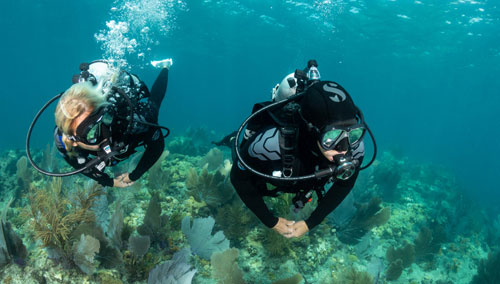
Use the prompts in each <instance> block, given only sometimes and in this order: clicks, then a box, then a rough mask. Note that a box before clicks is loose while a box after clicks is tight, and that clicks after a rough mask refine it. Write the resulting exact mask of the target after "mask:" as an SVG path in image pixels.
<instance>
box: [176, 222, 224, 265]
mask: <svg viewBox="0 0 500 284" xmlns="http://www.w3.org/2000/svg"><path fill="white" fill-rule="evenodd" d="M214 224H215V220H214V218H212V217H208V218H196V219H194V220H193V225H192V226H191V218H190V217H189V216H186V217H184V218H183V219H182V225H181V226H182V232H183V233H184V234H185V235H186V237H187V239H188V241H189V245H190V246H191V250H192V251H193V252H194V253H195V254H197V255H199V256H200V257H202V258H204V259H206V260H208V259H210V256H211V255H212V253H214V252H216V251H223V250H226V249H228V248H229V240H227V239H226V237H225V236H224V233H223V232H222V231H219V232H217V233H215V234H214V235H212V229H213V227H214Z"/></svg>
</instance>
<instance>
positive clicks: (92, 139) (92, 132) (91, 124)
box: [68, 107, 112, 145]
mask: <svg viewBox="0 0 500 284" xmlns="http://www.w3.org/2000/svg"><path fill="white" fill-rule="evenodd" d="M111 121H112V117H111V115H110V114H109V112H108V109H107V108H105V107H102V108H100V109H98V110H97V111H95V112H93V113H91V114H90V115H89V116H88V117H87V118H85V120H83V121H82V122H81V123H80V125H78V127H77V128H76V135H68V139H69V140H71V141H73V142H82V143H85V144H88V145H98V144H100V143H101V142H102V141H103V140H104V139H105V138H108V137H109V136H110V133H109V128H108V126H109V125H110V124H111Z"/></svg>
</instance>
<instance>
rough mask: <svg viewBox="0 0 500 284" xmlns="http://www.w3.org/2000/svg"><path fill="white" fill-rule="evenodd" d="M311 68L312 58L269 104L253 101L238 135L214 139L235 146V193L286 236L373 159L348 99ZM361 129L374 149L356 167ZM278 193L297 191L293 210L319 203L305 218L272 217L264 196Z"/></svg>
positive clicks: (319, 213)
mask: <svg viewBox="0 0 500 284" xmlns="http://www.w3.org/2000/svg"><path fill="white" fill-rule="evenodd" d="M317 67H318V64H317V62H316V61H315V60H310V61H309V62H308V67H307V68H306V69H305V70H296V71H295V73H292V74H290V75H288V76H286V77H285V79H283V81H282V82H281V83H280V84H279V85H277V86H276V87H275V88H274V89H273V101H271V102H264V103H259V104H256V105H255V106H254V109H253V112H252V115H251V116H250V117H249V118H247V119H246V120H245V122H243V124H242V125H241V126H240V128H239V130H238V131H237V132H236V135H235V133H232V134H230V135H228V136H226V137H225V138H224V139H222V141H220V142H214V143H215V144H216V145H219V146H222V145H225V146H230V144H233V145H232V146H233V147H232V150H233V162H234V163H233V167H232V169H231V175H230V178H231V182H232V184H233V186H234V188H235V189H236V191H237V193H238V195H239V196H240V198H241V200H242V201H243V202H244V203H245V205H246V206H247V207H248V208H249V209H250V210H251V211H252V212H253V213H254V214H255V215H256V216H257V217H258V218H259V219H260V221H261V222H262V223H263V224H264V225H266V226H267V227H269V228H272V229H273V230H275V231H276V232H278V233H280V234H281V235H283V236H284V237H287V238H291V237H300V236H302V235H304V234H305V233H307V232H308V231H309V230H311V229H313V228H314V227H316V226H317V225H318V224H320V223H321V222H322V221H323V219H324V218H325V217H326V216H327V215H328V214H329V213H331V212H332V211H333V210H334V209H335V208H336V207H337V206H338V205H339V204H340V203H341V202H342V201H343V200H344V198H345V197H346V196H347V194H348V193H349V192H350V191H351V189H352V188H353V187H354V184H355V182H356V179H357V176H358V173H359V171H360V170H361V169H364V168H366V167H368V166H369V165H370V164H371V163H372V162H373V161H374V159H375V155H376V144H375V140H374V138H373V135H372V133H371V131H370V130H369V128H368V126H367V125H366V122H365V121H364V117H363V114H362V113H361V111H360V110H359V109H358V108H357V107H356V106H355V104H354V102H353V100H352V98H351V96H350V95H349V94H348V93H347V91H346V90H345V89H344V88H343V87H342V86H340V85H339V84H337V83H335V82H332V81H321V80H320V74H319V71H318V69H317ZM243 129H245V130H244V137H242V138H240V136H241V133H242V132H243ZM367 131H368V132H369V133H370V136H371V137H372V140H373V143H374V146H375V151H374V155H373V158H372V159H371V161H370V162H369V163H368V165H366V166H364V167H361V163H362V161H363V158H364V154H365V151H364V142H363V138H364V135H365V133H366V132H367ZM239 141H241V143H240V142H239ZM330 184H331V186H330V187H329V188H328V189H327V190H325V186H326V187H328V186H327V185H330ZM283 192H286V193H293V194H295V197H294V198H293V200H292V201H293V203H294V207H295V208H294V211H295V212H298V211H299V210H300V209H302V208H303V207H304V206H305V204H306V203H308V202H310V201H312V196H313V193H314V192H315V193H316V195H317V196H318V205H317V207H316V208H315V209H314V211H313V212H312V213H311V215H310V216H309V217H308V218H307V219H306V220H300V221H292V220H287V219H285V218H283V217H280V216H278V217H277V216H274V215H273V213H272V212H271V211H270V209H269V208H268V206H267V205H266V203H265V202H264V199H263V197H264V196H271V197H276V196H278V194H279V193H283Z"/></svg>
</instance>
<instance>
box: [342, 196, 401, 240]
mask: <svg viewBox="0 0 500 284" xmlns="http://www.w3.org/2000/svg"><path fill="white" fill-rule="evenodd" d="M381 203H382V200H381V199H380V198H372V199H371V200H370V202H369V203H364V204H361V205H360V206H358V210H357V211H356V215H355V216H354V217H353V218H352V219H351V221H350V222H349V223H348V224H347V226H346V227H344V228H341V229H340V231H339V234H338V237H339V239H340V240H341V241H342V242H344V243H346V244H356V243H358V242H359V240H360V239H361V238H362V237H363V236H364V235H365V234H366V233H367V232H369V231H370V230H371V229H372V228H374V227H376V226H381V225H383V224H385V223H386V222H387V221H388V220H389V218H390V217H391V209H390V208H389V207H383V208H382V207H381V206H380V204H381Z"/></svg>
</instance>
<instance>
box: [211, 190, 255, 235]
mask: <svg viewBox="0 0 500 284" xmlns="http://www.w3.org/2000/svg"><path fill="white" fill-rule="evenodd" d="M215 220H216V221H217V224H219V226H220V227H221V228H222V229H223V230H224V235H226V237H227V238H228V239H230V240H231V241H242V240H243V239H244V238H245V237H246V236H247V234H248V232H249V231H250V230H251V229H252V227H253V226H254V224H257V223H258V219H257V218H256V217H255V215H254V214H253V213H252V212H251V211H250V210H249V209H248V208H247V207H246V206H245V205H244V204H243V202H241V200H240V199H239V198H235V200H234V201H233V202H232V203H230V204H226V205H224V206H223V207H221V208H220V209H219V210H217V216H216V217H215Z"/></svg>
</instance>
